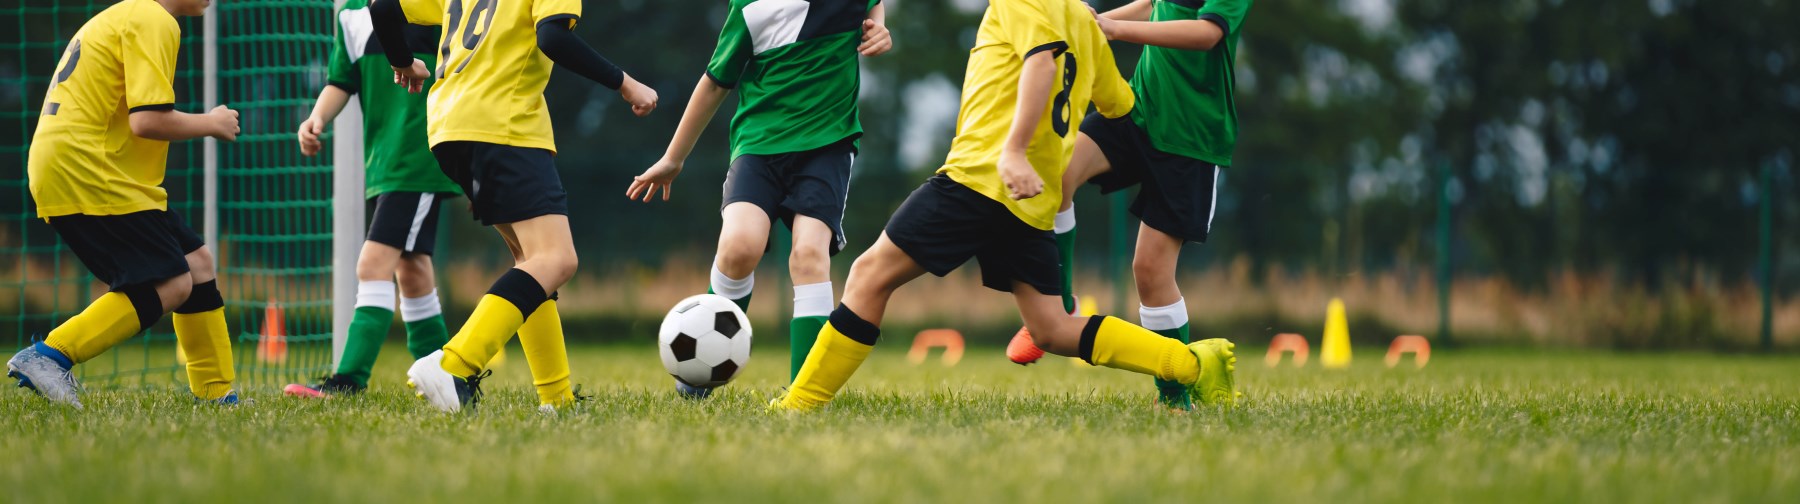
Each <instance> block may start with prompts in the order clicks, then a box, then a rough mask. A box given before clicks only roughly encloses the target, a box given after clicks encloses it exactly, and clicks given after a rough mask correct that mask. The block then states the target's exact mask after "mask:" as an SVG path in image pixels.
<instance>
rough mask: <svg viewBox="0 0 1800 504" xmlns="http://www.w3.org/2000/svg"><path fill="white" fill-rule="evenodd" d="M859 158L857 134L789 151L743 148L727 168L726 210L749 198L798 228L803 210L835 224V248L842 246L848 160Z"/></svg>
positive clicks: (773, 216)
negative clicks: (772, 152) (751, 151)
mask: <svg viewBox="0 0 1800 504" xmlns="http://www.w3.org/2000/svg"><path fill="white" fill-rule="evenodd" d="M855 162H856V139H855V137H851V138H845V139H843V140H839V141H838V142H837V143H833V144H831V145H827V146H824V147H820V148H817V149H813V150H809V151H803V152H794V153H788V154H775V155H768V156H764V155H757V154H745V155H742V156H738V158H737V160H735V161H732V162H731V171H729V172H727V173H726V174H725V198H724V203H723V204H721V205H719V210H720V211H724V210H725V207H726V206H730V205H731V204H732V203H738V202H746V203H750V204H753V205H756V207H757V208H761V209H762V211H763V213H766V214H769V219H770V220H780V221H781V222H783V223H785V224H787V226H788V229H793V228H794V216H796V215H804V216H807V217H812V218H814V219H818V220H820V221H823V222H824V223H825V225H827V226H831V254H832V255H837V253H838V251H840V250H843V249H844V245H845V244H846V240H845V238H844V204H845V202H846V201H847V200H846V198H848V197H849V196H850V165H851V164H854V163H855Z"/></svg>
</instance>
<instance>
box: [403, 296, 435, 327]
mask: <svg viewBox="0 0 1800 504" xmlns="http://www.w3.org/2000/svg"><path fill="white" fill-rule="evenodd" d="M442 313H444V307H443V305H440V304H438V295H437V289H432V290H431V293H430V294H426V295H423V296H419V297H416V298H400V320H404V321H407V322H418V321H420V320H425V319H428V318H431V317H436V316H438V315H440V314H442Z"/></svg>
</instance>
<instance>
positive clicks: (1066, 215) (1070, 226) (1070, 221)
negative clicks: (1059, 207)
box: [1053, 206, 1075, 234]
mask: <svg viewBox="0 0 1800 504" xmlns="http://www.w3.org/2000/svg"><path fill="white" fill-rule="evenodd" d="M1053 229H1054V230H1055V231H1056V234H1068V232H1070V231H1074V230H1075V207H1074V206H1070V207H1069V209H1068V210H1063V211H1061V212H1056V224H1055V225H1054V228H1053Z"/></svg>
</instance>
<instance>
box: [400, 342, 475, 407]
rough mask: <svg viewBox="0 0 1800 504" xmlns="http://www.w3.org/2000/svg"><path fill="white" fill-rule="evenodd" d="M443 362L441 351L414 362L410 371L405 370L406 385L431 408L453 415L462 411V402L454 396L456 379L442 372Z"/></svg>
mask: <svg viewBox="0 0 1800 504" xmlns="http://www.w3.org/2000/svg"><path fill="white" fill-rule="evenodd" d="M443 361H444V351H443V350H438V351H436V352H432V353H431V355H427V356H425V357H424V358H421V359H419V360H417V361H414V362H413V365H412V369H408V370H406V377H407V379H408V380H407V385H409V386H411V387H412V388H413V392H414V393H416V394H418V395H419V397H423V398H425V402H426V403H429V404H431V407H433V408H437V410H438V411H442V412H445V413H455V412H457V411H461V410H462V401H461V400H459V399H458V398H457V396H456V377H454V376H451V375H450V372H449V371H444V366H443Z"/></svg>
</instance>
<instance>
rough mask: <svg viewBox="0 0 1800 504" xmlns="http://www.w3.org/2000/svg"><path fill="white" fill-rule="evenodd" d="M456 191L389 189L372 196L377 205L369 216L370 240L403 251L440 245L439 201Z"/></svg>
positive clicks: (425, 250) (424, 250)
mask: <svg viewBox="0 0 1800 504" xmlns="http://www.w3.org/2000/svg"><path fill="white" fill-rule="evenodd" d="M454 197H456V195H455V194H438V193H422V192H399V191H396V192H388V193H381V195H380V196H376V197H375V198H373V199H371V200H369V202H370V206H371V207H373V208H374V209H375V211H374V216H373V217H370V218H369V237H368V240H369V241H372V242H375V243H380V244H382V245H387V246H389V247H394V248H397V249H400V252H401V253H402V254H425V255H431V252H432V251H433V250H435V249H436V248H437V220H438V208H439V207H441V206H442V205H440V204H439V203H440V202H442V201H443V200H444V199H445V198H454Z"/></svg>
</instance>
